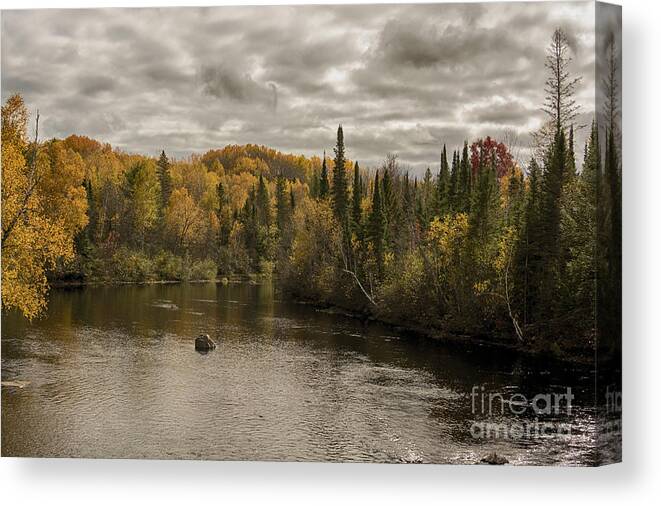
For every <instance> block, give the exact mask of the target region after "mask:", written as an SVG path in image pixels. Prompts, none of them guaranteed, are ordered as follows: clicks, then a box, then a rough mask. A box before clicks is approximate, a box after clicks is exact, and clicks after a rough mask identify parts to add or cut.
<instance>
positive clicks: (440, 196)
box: [436, 144, 450, 217]
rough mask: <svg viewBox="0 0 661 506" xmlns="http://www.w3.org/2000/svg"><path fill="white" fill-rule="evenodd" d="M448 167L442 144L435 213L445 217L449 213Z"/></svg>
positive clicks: (446, 155)
mask: <svg viewBox="0 0 661 506" xmlns="http://www.w3.org/2000/svg"><path fill="white" fill-rule="evenodd" d="M449 186H450V167H449V165H448V154H447V151H446V148H445V144H443V152H442V153H441V170H440V171H439V172H438V177H437V179H436V213H437V214H438V216H441V217H443V216H445V215H446V214H447V213H448V212H449V211H450V199H449V197H450V191H449V189H450V188H449Z"/></svg>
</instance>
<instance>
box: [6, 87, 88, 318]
mask: <svg viewBox="0 0 661 506" xmlns="http://www.w3.org/2000/svg"><path fill="white" fill-rule="evenodd" d="M27 119H28V114H27V110H26V107H25V104H24V102H23V99H22V98H21V97H20V96H19V95H14V96H12V97H10V98H9V99H8V100H7V102H6V103H5V105H3V106H2V307H3V309H17V310H19V311H20V312H21V313H22V314H23V315H24V316H25V317H27V318H29V319H32V318H34V317H35V316H38V315H39V314H40V313H41V312H42V311H43V310H44V308H45V307H46V295H47V292H48V281H47V278H46V274H47V272H48V271H49V270H50V269H52V268H54V267H55V265H56V263H57V262H69V261H71V260H73V258H74V241H73V240H74V237H75V235H76V234H77V232H78V231H79V230H81V229H82V228H83V227H84V226H85V224H86V223H87V215H86V210H87V195H86V192H85V189H84V188H83V186H82V183H83V178H84V174H85V168H84V165H83V162H82V159H81V157H80V156H79V155H78V154H77V153H75V152H73V151H72V150H70V149H68V148H66V147H65V145H64V144H63V142H62V141H50V142H48V143H46V144H39V142H38V115H37V121H36V123H37V129H36V133H35V139H34V141H33V142H29V140H28V135H27Z"/></svg>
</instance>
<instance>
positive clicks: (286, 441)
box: [2, 284, 597, 465]
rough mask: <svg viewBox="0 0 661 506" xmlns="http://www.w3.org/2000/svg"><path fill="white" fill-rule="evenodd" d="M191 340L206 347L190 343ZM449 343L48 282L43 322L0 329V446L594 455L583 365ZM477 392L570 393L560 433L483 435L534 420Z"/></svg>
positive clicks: (240, 290)
mask: <svg viewBox="0 0 661 506" xmlns="http://www.w3.org/2000/svg"><path fill="white" fill-rule="evenodd" d="M201 331H203V332H206V333H208V334H210V335H211V337H212V338H214V339H215V340H216V341H217V342H218V344H219V346H218V348H217V349H216V350H214V351H212V352H210V353H208V354H200V353H197V352H195V351H194V345H193V340H194V337H195V336H196V335H197V334H198V333H200V332H201ZM463 348H464V347H461V348H460V347H457V346H452V347H450V346H447V345H441V344H440V343H439V342H437V341H435V340H431V339H428V338H419V337H414V336H408V335H404V334H398V333H396V332H394V331H393V330H392V329H389V328H388V327H385V326H381V325H376V324H370V325H367V326H366V325H363V324H361V323H360V322H358V321H357V320H354V319H351V318H347V317H344V316H341V315H334V314H329V313H327V312H323V311H319V310H316V309H314V308H312V307H310V306H305V305H300V304H295V303H292V302H287V301H284V300H282V296H281V295H280V294H279V293H278V291H277V289H276V288H274V286H273V285H271V284H262V285H257V286H254V285H248V284H230V285H228V286H222V285H220V284H218V285H217V284H188V285H149V286H121V287H88V288H80V289H71V290H53V292H52V294H51V297H50V303H49V311H48V315H47V316H46V317H45V318H43V319H41V320H38V321H35V322H34V323H33V324H28V323H26V322H25V321H24V320H23V319H22V318H20V317H18V316H17V315H14V314H9V315H4V316H3V319H2V380H3V382H6V384H5V385H3V387H2V454H3V455H4V456H34V457H106V458H110V457H116V458H172V459H222V460H275V461H282V460H287V461H292V460H296V461H361V462H433V463H476V462H478V461H479V460H480V459H481V458H482V457H483V456H484V455H486V454H488V453H490V452H493V451H496V452H497V453H498V454H499V455H504V456H505V457H506V458H508V459H509V461H510V462H511V463H513V464H540V465H543V464H568V465H590V464H593V463H594V462H595V461H596V459H597V456H596V454H595V451H594V446H595V441H596V436H595V431H594V412H593V410H592V409H591V408H590V407H589V405H590V404H591V403H592V402H593V394H592V390H591V383H592V380H591V375H590V371H589V370H585V369H581V368H579V367H573V368H572V367H568V366H557V365H556V366H553V365H552V364H547V363H543V362H539V361H531V360H528V359H522V358H521V357H516V356H511V355H507V354H503V352H497V351H494V350H490V349H477V350H472V351H471V350H466V349H463ZM12 382H14V383H12ZM17 382H23V383H17ZM20 386H22V388H21V387H20ZM475 387H477V388H478V389H479V388H484V391H485V392H498V393H502V394H505V395H506V396H509V395H512V394H513V393H521V394H523V395H526V396H527V398H528V399H531V398H532V397H533V396H534V395H536V394H538V393H547V392H553V393H556V392H565V391H566V388H567V387H571V388H572V394H573V395H575V397H576V398H575V400H574V405H573V409H572V412H571V414H568V413H562V414H552V415H550V416H548V417H545V418H544V419H543V421H547V422H551V423H556V422H557V423H560V422H562V423H566V424H567V425H568V426H570V428H571V435H567V434H565V435H564V436H562V437H560V436H558V435H557V434H552V435H547V436H544V437H516V439H513V438H512V437H483V435H482V436H480V434H479V433H478V432H479V431H478V432H476V429H475V424H476V423H478V424H479V423H481V422H483V421H485V420H487V421H490V422H494V423H498V424H500V426H504V427H513V426H517V424H521V423H522V422H528V423H530V422H534V421H535V419H536V418H537V415H533V414H531V413H529V412H528V413H526V414H524V415H514V414H513V413H512V412H511V407H512V406H513V405H507V406H506V407H505V409H504V412H503V413H502V414H501V407H498V408H495V409H494V411H496V413H495V414H493V416H492V417H491V418H486V417H485V416H484V414H483V412H482V411H481V409H480V407H479V406H480V403H479V400H477V402H475V403H473V402H472V399H473V398H472V397H471V391H475V390H474V388H475ZM479 391H480V390H477V392H479ZM477 399H479V398H477ZM475 406H477V411H476V409H475ZM499 406H500V405H499ZM524 407H525V406H524ZM528 411H530V410H528ZM478 427H479V425H478ZM519 436H520V434H519Z"/></svg>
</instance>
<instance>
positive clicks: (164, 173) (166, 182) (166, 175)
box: [156, 151, 172, 214]
mask: <svg viewBox="0 0 661 506" xmlns="http://www.w3.org/2000/svg"><path fill="white" fill-rule="evenodd" d="M156 168H157V172H158V181H159V183H160V185H161V199H160V206H159V207H160V211H161V213H162V214H163V213H164V210H165V209H166V208H167V206H168V202H169V201H170V195H171V194H172V176H171V175H170V161H169V160H168V157H167V156H166V154H165V151H161V156H160V157H159V159H158V162H157V163H156Z"/></svg>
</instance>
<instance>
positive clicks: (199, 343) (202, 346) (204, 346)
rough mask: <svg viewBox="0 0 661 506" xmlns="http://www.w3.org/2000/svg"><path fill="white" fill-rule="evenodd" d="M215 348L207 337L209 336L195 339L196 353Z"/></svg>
mask: <svg viewBox="0 0 661 506" xmlns="http://www.w3.org/2000/svg"><path fill="white" fill-rule="evenodd" d="M215 348H216V343H214V342H213V340H212V339H211V338H210V337H209V334H200V335H199V336H198V337H196V338H195V349H196V350H197V351H209V350H213V349H215Z"/></svg>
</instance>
